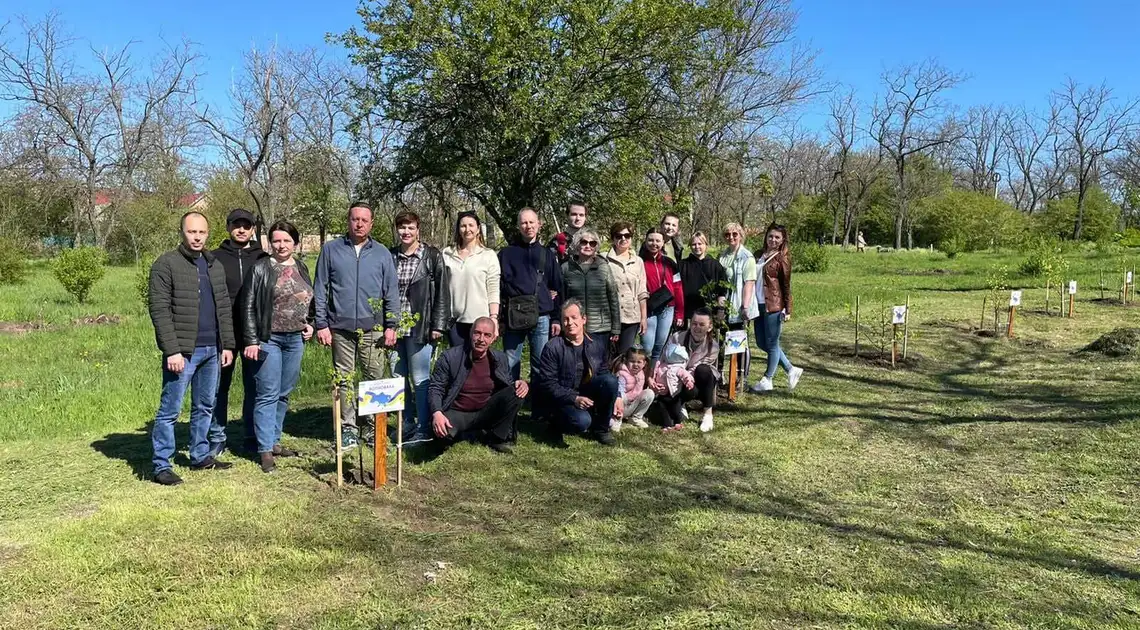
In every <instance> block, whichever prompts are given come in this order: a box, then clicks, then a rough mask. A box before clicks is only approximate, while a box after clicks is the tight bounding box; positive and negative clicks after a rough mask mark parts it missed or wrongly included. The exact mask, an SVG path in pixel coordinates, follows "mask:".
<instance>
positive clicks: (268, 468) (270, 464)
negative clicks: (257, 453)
mask: <svg viewBox="0 0 1140 630" xmlns="http://www.w3.org/2000/svg"><path fill="white" fill-rule="evenodd" d="M275 470H277V462H276V461H274V459H273V453H262V454H261V472H263V473H271V472H273V471H275Z"/></svg>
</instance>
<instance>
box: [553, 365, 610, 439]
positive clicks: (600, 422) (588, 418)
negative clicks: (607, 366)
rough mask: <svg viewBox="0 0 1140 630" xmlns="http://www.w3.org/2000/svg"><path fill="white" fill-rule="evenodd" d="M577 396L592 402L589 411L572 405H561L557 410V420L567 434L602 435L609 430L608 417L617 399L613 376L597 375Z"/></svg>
mask: <svg viewBox="0 0 1140 630" xmlns="http://www.w3.org/2000/svg"><path fill="white" fill-rule="evenodd" d="M578 395H579V396H585V397H586V398H589V399H590V400H592V401H594V406H593V407H590V408H589V409H579V408H578V407H575V406H574V405H562V406H561V407H559V409H558V415H559V416H561V417H560V418H559V420H560V421H561V422H562V427H563V430H564V431H566V432H567V433H585V432H586V431H593V432H595V433H604V432H606V431H609V430H610V417H611V416H612V415H613V412H614V403H615V402H616V401H617V397H618V381H617V377H616V376H614V375H613V374H599V375H597V376H595V377H594V378H592V379H590V382H588V383H586V384H585V385H583V386H582V387H581V388H580V389H579V390H578Z"/></svg>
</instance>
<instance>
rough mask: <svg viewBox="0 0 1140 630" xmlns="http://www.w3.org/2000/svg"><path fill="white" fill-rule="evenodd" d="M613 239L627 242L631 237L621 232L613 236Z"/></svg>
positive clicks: (627, 233)
mask: <svg viewBox="0 0 1140 630" xmlns="http://www.w3.org/2000/svg"><path fill="white" fill-rule="evenodd" d="M614 238H616V239H618V240H620V241H628V240H629V239H631V238H633V235H632V234H630V233H629V232H622V233H621V234H614Z"/></svg>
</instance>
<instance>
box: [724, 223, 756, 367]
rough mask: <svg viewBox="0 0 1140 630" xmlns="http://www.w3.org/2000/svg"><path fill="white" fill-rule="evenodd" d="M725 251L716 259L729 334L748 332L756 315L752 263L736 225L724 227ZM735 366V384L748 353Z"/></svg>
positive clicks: (747, 361)
mask: <svg viewBox="0 0 1140 630" xmlns="http://www.w3.org/2000/svg"><path fill="white" fill-rule="evenodd" d="M724 243H725V245H726V247H725V248H724V251H723V252H722V253H721V255H720V264H721V266H722V267H724V270H725V274H726V278H727V280H728V295H727V296H726V297H725V304H726V309H727V311H728V312H727V315H728V329H729V330H745V331H747V330H748V322H750V321H752V320H753V319H756V318H757V317H758V316H759V315H760V310H759V308H758V307H757V304H756V299H755V291H756V259H755V258H754V257H753V256H752V252H750V251H748V248H747V247H745V246H744V228H743V227H741V225H740V224H739V223H729V224H728V225H726V226H724ZM740 359H741V360H740V362H739V363H738V364H737V382H738V383H744V382H745V380H744V379H746V378H747V377H748V368H749V367H750V365H751V363H752V353H750V352H744V353H742V354H741V355H740Z"/></svg>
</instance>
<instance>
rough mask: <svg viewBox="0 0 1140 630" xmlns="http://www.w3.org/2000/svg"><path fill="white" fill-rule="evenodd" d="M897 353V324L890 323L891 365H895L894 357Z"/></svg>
mask: <svg viewBox="0 0 1140 630" xmlns="http://www.w3.org/2000/svg"><path fill="white" fill-rule="evenodd" d="M898 353H899V325H898V324H891V367H894V366H895V358H896V356H897V355H898Z"/></svg>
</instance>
